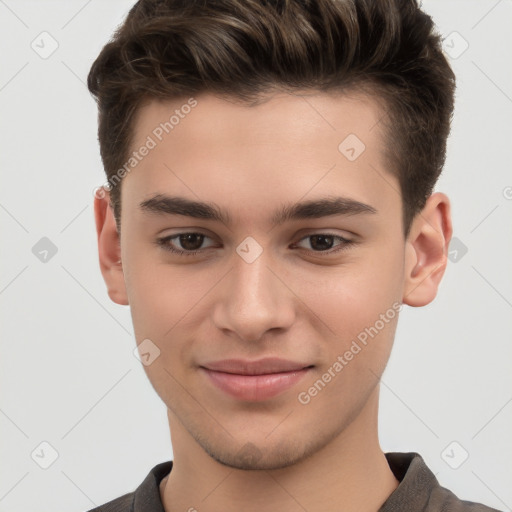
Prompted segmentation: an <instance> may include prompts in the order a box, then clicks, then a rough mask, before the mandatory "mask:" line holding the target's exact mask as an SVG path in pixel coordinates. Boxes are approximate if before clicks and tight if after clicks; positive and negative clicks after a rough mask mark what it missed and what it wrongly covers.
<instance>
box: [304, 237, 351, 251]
mask: <svg viewBox="0 0 512 512" xmlns="http://www.w3.org/2000/svg"><path fill="white" fill-rule="evenodd" d="M304 240H310V241H309V243H308V245H310V247H311V248H312V250H311V249H308V248H307V247H306V250H307V251H308V252H313V253H328V254H333V253H336V252H338V251H342V250H344V249H348V248H349V247H350V246H352V245H354V244H355V242H354V241H353V240H348V239H346V238H344V237H342V236H340V235H332V234H330V233H315V234H313V235H308V236H306V237H304V238H302V239H301V240H300V241H299V244H300V243H301V242H303V241H304ZM336 240H338V241H339V244H337V245H334V242H335V241H336ZM299 244H297V245H298V246H299ZM333 247H334V249H333Z"/></svg>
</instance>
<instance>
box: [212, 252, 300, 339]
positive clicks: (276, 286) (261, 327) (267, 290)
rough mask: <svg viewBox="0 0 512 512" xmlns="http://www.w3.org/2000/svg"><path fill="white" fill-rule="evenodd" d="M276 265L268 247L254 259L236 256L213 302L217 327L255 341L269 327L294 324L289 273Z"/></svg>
mask: <svg viewBox="0 0 512 512" xmlns="http://www.w3.org/2000/svg"><path fill="white" fill-rule="evenodd" d="M273 266H274V265H273V264H272V262H271V261H269V258H267V257H266V251H263V253H262V254H261V255H260V256H259V257H258V258H257V259H256V260H255V261H253V262H252V263H247V262H246V261H244V260H243V259H242V258H239V257H238V255H237V256H236V258H235V261H234V268H233V269H232V270H231V272H229V273H228V275H227V276H226V279H224V280H223V285H222V287H221V289H220V290H218V293H219V295H218V296H217V301H216V304H215V306H214V314H213V322H214V324H215V326H216V327H217V328H218V329H220V330H223V331H225V332H228V331H230V332H232V333H236V335H237V336H238V337H239V338H240V339H242V340H243V341H246V342H254V341H258V340H260V339H261V338H262V337H263V336H264V335H265V333H267V332H268V331H270V330H274V331H277V330H282V331H283V332H284V331H285V330H286V329H288V328H289V327H290V326H291V325H292V324H293V322H294V320H295V307H294V295H293V293H292V292H291V291H290V289H289V288H288V287H287V286H286V284H285V282H286V277H284V276H281V275H279V274H280V273H279V271H278V270H277V269H274V268H272V267H273Z"/></svg>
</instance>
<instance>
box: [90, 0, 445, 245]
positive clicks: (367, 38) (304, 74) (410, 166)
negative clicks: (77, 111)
mask: <svg viewBox="0 0 512 512" xmlns="http://www.w3.org/2000/svg"><path fill="white" fill-rule="evenodd" d="M87 83H88V87H89V91H90V92H91V93H92V95H93V96H94V97H95V98H96V100H97V103H98V110H99V116H98V124H99V127H98V138H99V143H100V152H101V158H102V161H103V165H104V168H105V172H106V174H107V178H108V180H109V182H111V178H113V177H114V175H115V174H116V172H117V171H118V169H119V168H121V167H122V166H123V164H124V163H125V162H126V160H127V158H128V155H129V153H130V146H131V143H132V140H133V131H134V126H133V125H134V119H135V115H136V113H137V111H138V108H139V107H140V106H141V105H142V104H143V103H144V102H145V101H147V100H150V99H173V98H176V97H183V96H191V95H194V94H198V93H201V92H211V93H214V94H217V95H219V96H221V97H230V98H233V99H235V100H237V101H241V102H243V103H245V104H248V105H253V104H257V103H258V101H261V100H263V99H264V95H265V93H266V92H269V91H270V90H279V91H283V92H294V91H300V90H304V89H313V90H318V91H319V92H329V91H346V90H348V89H352V90H354V89H356V90H357V89H360V90H362V91H367V92H370V93H372V92H373V93H374V94H377V95H378V97H380V98H381V99H382V100H383V104H384V106H385V110H386V111H387V116H386V120H385V121H384V122H383V124H384V126H385V130H384V132H385V136H384V138H385V141H384V142H385V156H386V157H387V162H388V165H389V167H390V168H389V171H390V172H391V173H393V174H394V175H395V176H397V178H398V181H399V183H400V188H401V195H402V209H403V227H404V235H405V236H407V235H408V233H409V229H410V224H411V222H412V219H413V218H414V216H415V215H416V214H417V213H418V212H419V211H420V210H421V209H422V208H423V207H424V205H425V201H426V199H427V198H428V197H429V196H430V194H431V193H432V190H433V188H434V185H435V183H436V181H437V179H438V177H439V175H440V173H441V170H442V168H443V165H444V161H445V154H446V140H447V137H448V135H449V131H450V121H451V116H452V114H453V106H454V94H455V76H454V74H453V71H452V69H451V68H450V65H449V64H448V62H447V60H446V58H445V56H444V54H443V52H442V41H441V37H440V35H439V34H438V33H437V32H436V31H435V25H434V23H433V21H432V19H431V18H430V16H428V15H427V14H425V13H424V12H423V11H421V9H420V7H419V6H418V4H417V1H416V0H211V1H208V0H139V1H138V2H137V3H136V4H135V5H134V6H133V7H132V8H131V9H130V11H129V13H128V15H127V17H126V20H125V21H124V23H123V24H122V25H121V26H120V27H119V28H118V29H117V30H116V32H115V34H114V36H113V38H112V39H111V40H110V41H109V42H108V43H107V44H106V45H105V47H104V48H103V49H102V51H101V53H100V54H99V56H98V58H97V59H96V60H95V62H94V63H93V65H92V67H91V70H90V72H89V76H88V79H87ZM340 142H341V141H340ZM114 184H115V183H114ZM111 205H112V207H113V210H114V214H115V217H116V221H117V223H118V229H119V228H120V214H121V204H120V187H117V186H114V187H112V188H111Z"/></svg>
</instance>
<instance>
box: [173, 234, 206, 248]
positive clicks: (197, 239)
mask: <svg viewBox="0 0 512 512" xmlns="http://www.w3.org/2000/svg"><path fill="white" fill-rule="evenodd" d="M178 240H179V242H180V244H181V247H183V249H185V250H186V251H197V250H198V249H200V248H201V245H202V243H203V241H204V235H201V234H200V233H184V234H182V235H179V236H178Z"/></svg>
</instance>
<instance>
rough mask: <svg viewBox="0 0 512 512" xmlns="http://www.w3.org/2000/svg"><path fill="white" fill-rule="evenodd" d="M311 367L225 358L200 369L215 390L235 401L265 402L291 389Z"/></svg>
mask: <svg viewBox="0 0 512 512" xmlns="http://www.w3.org/2000/svg"><path fill="white" fill-rule="evenodd" d="M311 368H313V365H308V364H303V363H298V362H295V361H289V360H286V359H278V358H266V359H260V360H257V361H246V360H242V359H226V360H223V361H215V362H212V363H207V364H204V365H202V366H200V369H201V371H202V372H203V373H204V374H205V375H206V376H207V377H208V380H209V381H210V383H212V384H213V385H214V386H215V387H216V388H217V389H219V390H221V391H223V392H224V393H226V394H228V395H230V396H231V397H233V398H236V399H238V400H244V401H253V402H259V401H263V400H268V399H270V398H272V397H274V396H277V395H279V394H280V393H283V392H284V391H286V390H288V389H290V388H291V387H293V386H294V385H295V384H297V383H298V382H299V381H300V380H302V379H303V378H304V377H305V375H306V374H307V373H309V372H310V370H311Z"/></svg>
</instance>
